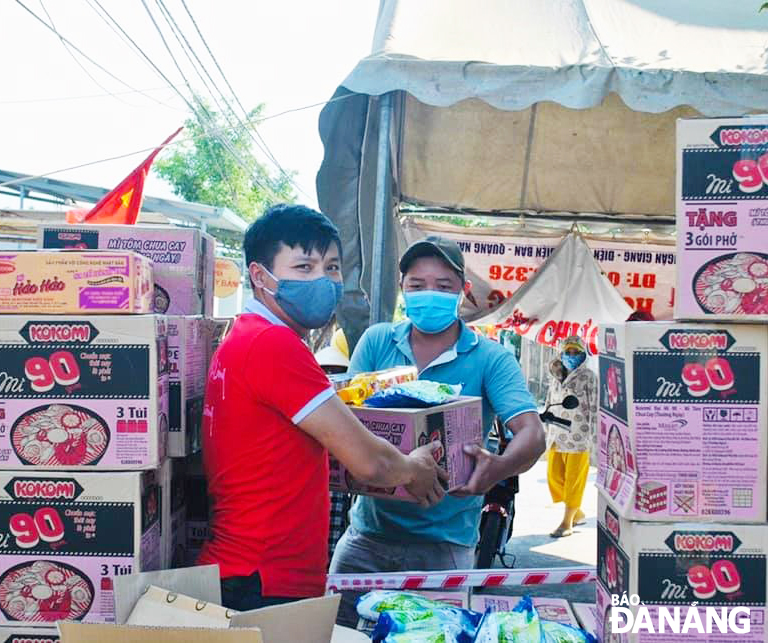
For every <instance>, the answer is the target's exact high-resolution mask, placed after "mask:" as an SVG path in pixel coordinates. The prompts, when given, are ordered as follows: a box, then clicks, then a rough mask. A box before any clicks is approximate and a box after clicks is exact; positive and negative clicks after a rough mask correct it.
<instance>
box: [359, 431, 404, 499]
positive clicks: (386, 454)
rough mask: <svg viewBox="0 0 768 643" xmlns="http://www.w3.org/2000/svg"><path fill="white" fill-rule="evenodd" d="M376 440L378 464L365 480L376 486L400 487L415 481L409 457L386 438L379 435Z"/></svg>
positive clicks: (376, 461) (376, 459) (376, 460)
mask: <svg viewBox="0 0 768 643" xmlns="http://www.w3.org/2000/svg"><path fill="white" fill-rule="evenodd" d="M376 441H377V442H378V444H377V448H376V455H375V456H374V461H375V463H376V466H374V467H373V469H372V471H371V475H370V477H369V478H368V479H367V480H365V481H364V482H366V483H367V484H369V485H372V486H375V487H398V486H401V485H407V484H410V483H411V482H413V475H414V474H413V467H412V466H411V463H410V461H409V460H408V457H407V456H406V455H404V454H403V453H401V452H400V451H399V450H398V449H397V448H396V447H394V446H392V444H390V443H389V442H387V441H386V440H385V439H384V438H379V437H377V438H376Z"/></svg>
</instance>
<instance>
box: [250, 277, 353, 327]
mask: <svg viewBox="0 0 768 643" xmlns="http://www.w3.org/2000/svg"><path fill="white" fill-rule="evenodd" d="M264 270H266V272H267V274H268V275H269V276H270V277H272V279H274V280H275V281H276V282H277V290H276V291H274V292H272V291H271V290H269V288H266V287H265V288H264V290H266V291H267V292H268V293H269V294H270V295H272V296H273V297H274V298H275V301H276V302H277V304H278V306H280V308H282V309H283V312H284V313H285V314H286V315H288V317H290V318H291V319H292V320H293V321H295V322H296V323H297V324H298V325H299V326H301V327H303V328H322V327H323V326H325V325H326V324H327V323H328V322H329V321H331V317H333V313H334V311H335V310H336V306H338V304H339V301H341V296H342V288H341V283H340V282H338V281H334V280H333V279H329V278H328V277H320V278H319V279H313V280H311V281H301V280H300V279H278V278H277V277H275V276H274V275H273V274H272V273H271V272H269V270H267V269H266V268H264Z"/></svg>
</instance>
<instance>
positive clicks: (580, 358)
mask: <svg viewBox="0 0 768 643" xmlns="http://www.w3.org/2000/svg"><path fill="white" fill-rule="evenodd" d="M585 359H587V354H586V353H579V354H578V355H568V354H566V353H563V354H562V355H560V361H561V362H562V363H563V366H565V368H567V369H568V370H569V371H575V370H576V369H577V368H578V367H579V366H581V365H582V364H583V363H584V360H585Z"/></svg>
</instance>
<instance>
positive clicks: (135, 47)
mask: <svg viewBox="0 0 768 643" xmlns="http://www.w3.org/2000/svg"><path fill="white" fill-rule="evenodd" d="M93 2H94V3H95V4H96V5H97V6H98V7H99V9H101V11H102V12H103V13H104V15H105V16H106V17H107V18H108V20H109V21H110V22H111V23H112V24H113V25H114V27H113V28H112V30H113V31H115V29H117V30H118V32H116V33H118V35H120V36H121V38H123V41H124V42H126V41H127V43H129V48H131V47H132V50H133V51H134V52H135V53H138V55H139V56H140V57H141V58H142V59H143V60H144V61H145V62H146V63H147V64H148V65H149V66H150V67H151V68H152V70H153V71H154V72H155V73H156V74H157V75H158V76H160V78H161V79H162V80H163V81H165V83H166V84H167V86H168V87H170V88H171V89H173V91H174V92H175V93H176V94H178V96H179V97H180V98H181V99H182V100H183V101H184V103H185V104H186V105H187V107H188V108H189V109H190V110H191V111H192V113H193V114H197V110H196V109H195V107H194V106H193V105H192V104H191V103H190V102H189V101H188V100H187V98H186V96H184V94H182V93H181V92H180V91H179V89H178V87H177V86H176V85H175V84H174V83H172V82H171V81H170V79H169V78H168V77H167V76H166V75H165V74H164V73H163V71H162V70H161V69H160V68H159V67H158V66H157V65H156V64H155V62H154V61H153V60H152V59H151V58H150V57H149V56H148V55H147V53H146V52H145V51H144V50H143V49H142V48H141V47H140V46H139V45H138V44H137V43H136V41H135V40H134V39H133V38H131V36H130V35H128V32H127V31H126V30H125V29H123V27H122V26H121V25H120V23H119V22H118V21H117V20H116V19H115V18H113V17H112V15H111V14H110V13H109V11H107V10H106V9H105V8H104V6H103V5H102V4H101V3H100V2H99V0H93ZM88 3H89V5H90V6H91V8H92V9H93V10H94V11H95V12H96V14H97V15H99V16H100V17H102V16H101V14H100V13H99V12H98V11H97V10H96V9H95V8H94V7H93V5H92V4H91V1H90V0H88ZM144 6H145V8H146V9H147V11H149V8H148V7H147V6H146V4H145V5H144ZM150 18H152V14H151V13H150ZM102 20H104V18H103V17H102ZM152 21H153V22H154V18H152ZM107 24H108V25H109V24H110V23H109V22H107ZM155 26H156V27H157V25H156V24H155ZM163 41H164V39H163ZM187 87H189V83H187ZM201 125H202V122H201ZM203 129H205V127H203ZM208 138H209V137H208V136H204V140H205V145H206V146H207V147H208V153H209V154H210V156H211V157H212V158H213V159H214V161H215V162H216V166H217V167H216V169H217V171H218V173H219V177H220V178H221V180H222V181H224V182H225V183H227V184H228V185H229V188H230V190H231V191H232V195H233V197H234V195H235V189H234V187H233V185H232V183H231V181H230V180H229V177H228V176H225V175H226V172H225V171H224V170H223V169H222V167H221V163H219V160H218V157H217V156H216V155H215V154H214V153H213V151H212V150H211V148H210V143H209V142H208Z"/></svg>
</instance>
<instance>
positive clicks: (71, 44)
mask: <svg viewBox="0 0 768 643" xmlns="http://www.w3.org/2000/svg"><path fill="white" fill-rule="evenodd" d="M16 4H18V5H19V6H20V7H21V8H22V9H24V10H25V11H26V12H27V13H29V14H30V15H31V16H32V17H33V18H34V19H35V20H37V21H38V22H39V23H40V24H42V25H43V26H44V27H45V28H46V29H49V30H50V31H52V32H53V33H54V34H56V36H58V37H59V38H60V39H61V41H62V42H65V43H66V44H68V45H69V46H70V47H72V49H74V50H75V51H76V52H77V53H79V54H80V55H81V56H82V57H83V58H85V59H86V60H87V61H88V62H90V63H91V64H92V65H95V66H96V67H98V68H99V69H101V71H103V72H104V73H105V74H107V75H108V76H110V77H111V78H114V79H115V80H116V81H117V82H119V83H120V84H122V85H124V86H125V87H127V88H128V89H130V90H132V91H134V92H137V93H140V94H141V93H142V92H140V91H139V90H138V89H136V88H135V87H132V86H131V85H129V84H128V83H126V82H125V81H124V80H122V79H121V78H118V77H117V76H115V75H114V74H113V73H112V72H111V71H109V70H108V69H106V68H105V67H103V66H102V65H100V64H99V63H97V62H96V61H95V60H94V59H93V58H91V57H90V56H89V55H88V54H86V53H85V52H84V51H83V50H82V49H80V48H79V47H78V46H77V45H75V44H74V43H73V42H72V41H71V40H69V39H68V38H66V37H64V36H63V35H62V34H60V33H59V32H58V31H57V30H56V29H55V28H54V27H52V26H51V25H49V24H48V23H47V22H46V21H45V20H43V19H42V18H41V17H40V16H38V15H37V14H36V13H35V12H34V11H32V9H30V8H29V7H28V6H27V5H25V4H24V3H23V2H22V1H21V0H16ZM144 95H145V96H147V97H148V98H151V99H152V100H153V101H155V102H156V103H160V101H158V100H157V99H156V98H154V97H153V96H150V95H149V94H144ZM160 104H161V105H162V104H163V103H160Z"/></svg>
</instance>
